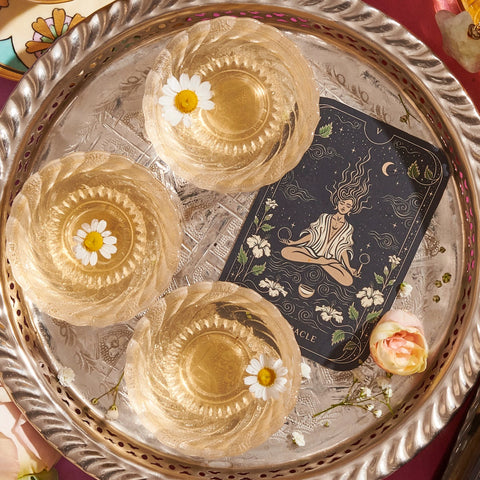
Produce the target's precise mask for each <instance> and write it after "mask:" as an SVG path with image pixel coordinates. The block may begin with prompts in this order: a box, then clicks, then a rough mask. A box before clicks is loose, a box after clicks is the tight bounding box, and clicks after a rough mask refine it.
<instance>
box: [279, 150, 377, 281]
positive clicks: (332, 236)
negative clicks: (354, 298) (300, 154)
mask: <svg viewBox="0 0 480 480" xmlns="http://www.w3.org/2000/svg"><path fill="white" fill-rule="evenodd" d="M369 160H370V155H368V156H367V157H365V158H363V159H362V158H360V159H359V160H358V161H357V162H356V163H355V165H354V167H353V168H350V165H349V166H348V167H347V168H346V169H345V170H344V171H343V172H342V177H341V180H340V181H339V182H338V184H337V182H335V183H334V185H333V188H332V190H330V189H328V191H329V192H330V201H331V203H332V205H333V207H334V208H335V213H322V214H321V215H320V217H319V218H318V220H316V221H315V222H313V223H312V224H310V226H309V227H308V228H306V229H304V230H303V231H302V232H301V233H300V238H299V239H298V240H283V241H282V242H283V243H285V244H286V245H288V246H286V247H284V248H283V249H282V251H281V255H282V257H283V258H285V259H286V260H291V261H293V262H302V263H315V264H318V265H320V266H321V267H322V268H323V269H324V270H325V271H326V272H327V273H328V274H329V275H330V276H331V277H332V278H333V279H334V280H336V281H337V282H338V283H340V284H341V285H344V286H347V287H348V286H350V285H351V284H352V283H353V277H356V276H358V275H359V272H358V271H357V270H356V269H355V268H353V267H352V266H351V264H350V261H351V260H352V258H353V245H354V241H353V226H352V225H351V224H350V223H349V222H348V216H349V215H350V214H356V213H359V212H360V211H362V210H363V209H364V208H369V207H367V202H368V200H369V196H368V193H369V190H370V170H367V169H366V168H365V164H366V163H368V161H369Z"/></svg>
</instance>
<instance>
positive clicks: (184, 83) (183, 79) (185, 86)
mask: <svg viewBox="0 0 480 480" xmlns="http://www.w3.org/2000/svg"><path fill="white" fill-rule="evenodd" d="M191 87H192V85H191V84H190V78H188V75H187V74H186V73H182V74H181V75H180V90H190V89H191Z"/></svg>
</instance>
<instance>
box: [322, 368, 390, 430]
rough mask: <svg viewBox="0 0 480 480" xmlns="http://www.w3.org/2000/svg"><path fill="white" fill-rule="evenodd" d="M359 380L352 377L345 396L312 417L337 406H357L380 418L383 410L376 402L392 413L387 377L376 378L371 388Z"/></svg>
mask: <svg viewBox="0 0 480 480" xmlns="http://www.w3.org/2000/svg"><path fill="white" fill-rule="evenodd" d="M359 382H360V381H359V379H358V378H356V377H353V381H352V384H351V386H350V388H349V389H348V392H347V394H346V395H345V397H344V398H343V399H342V400H341V401H340V402H338V403H334V404H332V405H330V406H329V407H328V408H325V409H324V410H322V411H320V412H318V413H315V414H314V415H313V417H318V416H320V415H323V414H324V413H326V412H329V411H330V410H333V409H334V408H338V407H357V408H360V409H362V410H365V411H366V412H370V413H371V414H372V415H373V416H374V417H375V418H380V417H381V416H382V415H383V411H382V407H381V406H379V405H378V404H380V405H383V406H385V407H387V408H388V410H389V411H390V412H391V413H393V409H392V407H391V405H390V398H391V397H392V395H393V390H392V386H391V384H390V382H389V381H388V378H386V377H380V378H378V379H377V386H376V387H375V388H374V389H373V390H372V389H371V388H369V387H367V386H365V385H360V384H359ZM326 426H327V425H326Z"/></svg>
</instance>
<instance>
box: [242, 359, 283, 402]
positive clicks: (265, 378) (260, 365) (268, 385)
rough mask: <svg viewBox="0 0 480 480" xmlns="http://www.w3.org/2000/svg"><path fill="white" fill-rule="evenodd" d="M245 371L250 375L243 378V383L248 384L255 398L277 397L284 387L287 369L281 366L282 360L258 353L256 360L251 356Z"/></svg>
mask: <svg viewBox="0 0 480 480" xmlns="http://www.w3.org/2000/svg"><path fill="white" fill-rule="evenodd" d="M246 372H247V373H249V374H250V376H248V377H245V378H244V379H243V381H244V383H245V385H248V386H249V390H250V392H252V393H253V395H254V396H255V398H262V399H263V400H265V401H266V400H268V399H269V398H273V399H275V398H278V396H279V395H280V393H281V392H284V391H285V389H286V384H287V379H286V377H285V376H286V375H287V373H288V369H287V368H286V367H284V366H283V363H282V360H281V359H280V358H279V359H277V360H275V359H273V358H270V357H268V356H265V355H260V357H259V358H258V360H257V359H256V358H252V360H251V361H250V363H249V365H248V367H247V368H246Z"/></svg>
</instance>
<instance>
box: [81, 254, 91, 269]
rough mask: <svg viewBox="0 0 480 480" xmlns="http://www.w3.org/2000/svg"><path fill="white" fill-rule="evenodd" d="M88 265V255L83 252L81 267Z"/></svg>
mask: <svg viewBox="0 0 480 480" xmlns="http://www.w3.org/2000/svg"><path fill="white" fill-rule="evenodd" d="M89 263H90V254H89V253H88V252H87V251H86V250H85V253H84V255H83V257H82V265H85V266H87V265H88V264H89Z"/></svg>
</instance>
